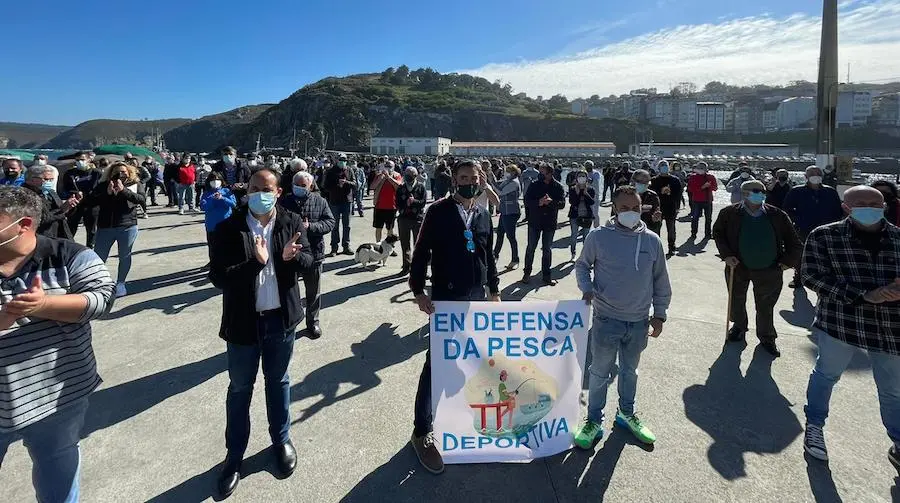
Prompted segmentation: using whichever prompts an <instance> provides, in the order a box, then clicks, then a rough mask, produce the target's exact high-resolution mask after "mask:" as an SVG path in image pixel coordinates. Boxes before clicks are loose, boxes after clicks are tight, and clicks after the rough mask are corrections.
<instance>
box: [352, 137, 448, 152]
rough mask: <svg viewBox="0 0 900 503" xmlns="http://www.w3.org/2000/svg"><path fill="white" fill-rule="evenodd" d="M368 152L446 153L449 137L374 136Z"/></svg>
mask: <svg viewBox="0 0 900 503" xmlns="http://www.w3.org/2000/svg"><path fill="white" fill-rule="evenodd" d="M369 153H371V154H378V155H446V154H449V153H450V139H449V138H441V137H439V136H437V137H433V138H389V137H381V136H379V137H375V138H372V143H371V145H370V146H369Z"/></svg>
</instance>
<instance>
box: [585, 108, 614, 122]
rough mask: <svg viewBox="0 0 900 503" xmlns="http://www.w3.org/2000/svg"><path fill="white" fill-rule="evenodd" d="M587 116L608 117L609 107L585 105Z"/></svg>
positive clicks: (595, 117)
mask: <svg viewBox="0 0 900 503" xmlns="http://www.w3.org/2000/svg"><path fill="white" fill-rule="evenodd" d="M586 113H587V116H588V117H591V118H594V119H608V118H609V117H610V115H611V114H610V113H609V108H608V107H605V106H600V105H591V106H589V107H587V112H586Z"/></svg>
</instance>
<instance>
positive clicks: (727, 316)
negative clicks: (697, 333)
mask: <svg viewBox="0 0 900 503" xmlns="http://www.w3.org/2000/svg"><path fill="white" fill-rule="evenodd" d="M734 269H735V267H734V266H729V271H728V304H727V305H726V306H725V339H728V328H729V327H728V323H729V321H730V319H731V292H732V290H733V289H734Z"/></svg>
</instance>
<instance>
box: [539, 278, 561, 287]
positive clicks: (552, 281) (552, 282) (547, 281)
mask: <svg viewBox="0 0 900 503" xmlns="http://www.w3.org/2000/svg"><path fill="white" fill-rule="evenodd" d="M541 282H542V283H543V284H545V285H547V286H556V285H557V283H558V281H556V280H555V279H552V278H543V279H542V280H541Z"/></svg>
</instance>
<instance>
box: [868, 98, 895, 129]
mask: <svg viewBox="0 0 900 503" xmlns="http://www.w3.org/2000/svg"><path fill="white" fill-rule="evenodd" d="M872 123H873V124H874V125H876V126H894V127H900V93H890V94H882V95H881V96H878V97H877V98H875V99H874V100H873V101H872Z"/></svg>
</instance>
